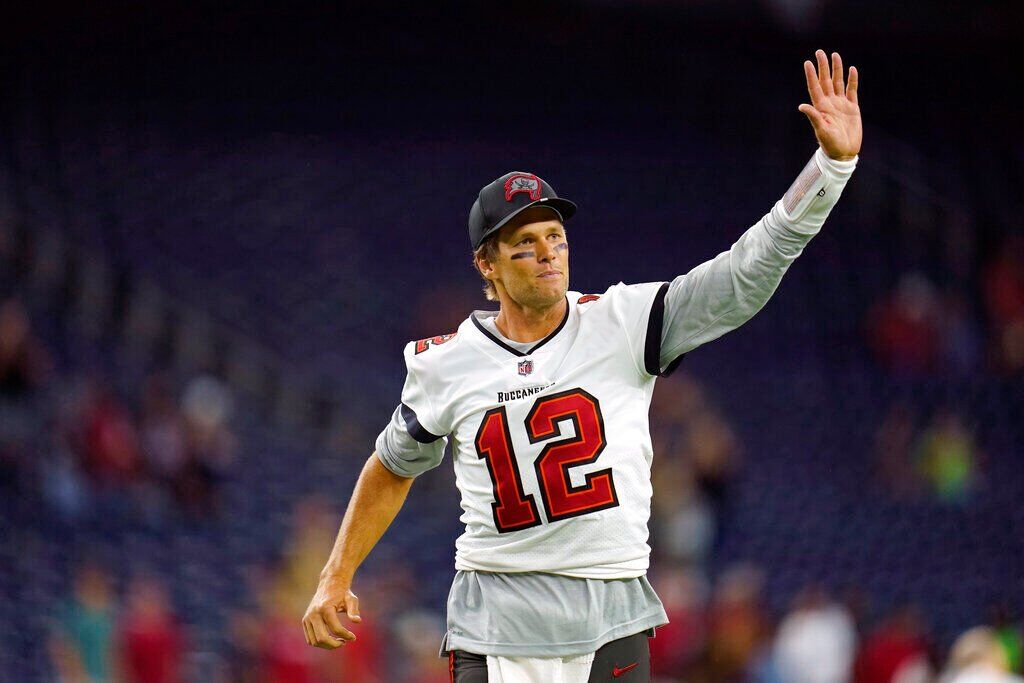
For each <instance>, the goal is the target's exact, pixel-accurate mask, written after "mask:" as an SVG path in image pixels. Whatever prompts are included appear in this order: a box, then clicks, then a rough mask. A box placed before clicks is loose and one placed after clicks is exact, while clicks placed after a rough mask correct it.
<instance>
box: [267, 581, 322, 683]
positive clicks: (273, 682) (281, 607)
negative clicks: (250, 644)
mask: <svg viewBox="0 0 1024 683" xmlns="http://www.w3.org/2000/svg"><path fill="white" fill-rule="evenodd" d="M260 593H261V595H260V599H261V602H262V610H261V614H260V616H259V618H258V620H256V621H254V622H253V629H252V632H251V635H252V636H254V637H255V638H256V639H257V643H258V653H257V657H258V661H259V663H260V667H259V671H260V678H259V679H258V680H261V681H264V682H265V683H315V681H316V680H317V671H316V670H317V666H316V660H317V657H318V656H319V655H322V654H325V652H324V651H322V650H315V649H313V648H311V647H310V646H309V645H307V644H306V640H305V638H303V636H302V629H301V627H298V628H297V625H300V626H301V621H302V614H303V610H304V608H305V605H303V606H301V607H300V606H299V605H298V604H297V603H296V602H295V601H294V600H293V599H291V596H290V595H289V593H288V592H287V590H285V589H284V585H283V583H282V582H281V581H279V580H276V579H275V580H272V581H271V583H270V585H268V586H267V587H266V588H265V589H263V590H262V591H260Z"/></svg>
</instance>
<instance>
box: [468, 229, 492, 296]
mask: <svg viewBox="0 0 1024 683" xmlns="http://www.w3.org/2000/svg"><path fill="white" fill-rule="evenodd" d="M497 236H498V235H497V233H495V234H494V235H491V236H490V237H488V238H487V239H485V240H484V242H483V244H481V245H480V246H479V247H477V250H476V251H474V252H473V268H475V269H476V272H478V273H480V277H481V278H483V281H484V296H485V297H486V298H487V300H488V301H497V300H498V290H497V289H495V287H494V283H493V282H491V281H490V280H488V279H487V278H485V277H484V274H483V273H482V272H481V271H480V266H478V265H477V262H476V261H477V259H479V258H484V259H487V260H488V261H494V259H496V258H497V257H498V240H497Z"/></svg>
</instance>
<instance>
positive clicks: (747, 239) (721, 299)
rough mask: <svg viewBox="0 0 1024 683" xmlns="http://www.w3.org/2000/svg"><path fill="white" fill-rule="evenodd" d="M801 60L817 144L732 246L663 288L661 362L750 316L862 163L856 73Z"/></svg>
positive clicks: (806, 109) (820, 56)
mask: <svg viewBox="0 0 1024 683" xmlns="http://www.w3.org/2000/svg"><path fill="white" fill-rule="evenodd" d="M816 57H817V61H818V68H817V71H816V70H815V68H814V65H813V64H811V62H809V61H808V62H805V63H804V73H805V76H806V78H807V89H808V92H809V94H810V96H811V103H812V104H802V105H800V108H799V109H800V111H801V112H803V113H804V114H805V115H806V116H807V118H808V119H809V120H810V122H811V126H812V127H813V128H814V134H815V137H816V138H817V140H818V144H819V148H818V150H817V151H816V152H815V154H814V156H813V157H812V158H811V160H810V161H809V162H808V163H807V165H806V166H805V167H804V170H803V171H802V172H801V173H800V175H799V176H798V177H797V179H796V180H795V181H794V183H793V184H792V186H791V187H790V188H789V190H788V191H787V192H786V194H785V196H783V197H782V198H781V199H780V200H779V201H778V202H776V203H775V206H773V207H772V210H771V211H770V212H769V213H768V214H766V215H765V216H764V217H763V218H762V219H761V220H760V221H758V222H757V223H756V224H754V226H753V227H751V228H750V229H748V230H747V231H746V232H745V233H743V235H742V236H741V237H740V238H739V239H738V240H737V241H736V243H735V244H733V246H732V248H731V249H729V251H726V252H722V253H721V254H719V255H718V256H716V257H715V258H713V259H711V260H710V261H707V262H705V263H702V264H701V265H699V266H697V267H696V268H694V269H693V270H691V271H690V272H689V273H686V274H685V275H680V276H679V277H677V278H676V279H675V280H673V281H672V283H671V284H670V285H669V288H668V291H667V293H666V294H665V319H664V323H663V325H662V340H661V341H662V343H661V353H660V362H661V367H662V368H667V367H668V366H669V365H670V364H671V363H672V361H673V360H675V359H676V358H678V357H679V356H681V355H682V354H684V353H686V352H688V351H691V350H693V349H695V348H697V347H698V346H700V345H701V344H704V343H707V342H709V341H712V340H713V339H717V338H718V337H720V336H722V335H723V334H725V333H726V332H729V331H730V330H734V329H736V328H737V327H739V326H740V325H742V324H743V323H745V322H746V321H747V320H750V318H752V317H753V316H754V314H755V313H757V312H758V311H759V310H761V308H762V307H763V306H764V304H765V303H766V302H767V301H768V299H769V298H770V297H771V295H772V294H773V293H774V292H775V290H776V288H778V286H779V282H780V281H781V280H782V276H783V275H784V274H785V273H786V270H787V269H788V268H789V266H790V264H791V263H792V262H793V261H794V260H795V259H796V257H797V256H799V255H800V253H801V252H802V251H803V249H804V246H806V244H807V243H808V242H809V241H810V240H811V238H812V237H814V235H816V234H817V233H818V231H819V230H820V229H821V226H822V225H823V224H824V222H825V219H826V218H827V217H828V214H829V212H830V211H831V210H832V207H833V206H835V204H836V202H837V201H838V199H839V195H840V194H841V193H842V191H843V188H844V187H845V186H846V182H847V180H848V179H849V178H850V176H851V175H852V173H853V169H854V167H855V166H856V165H857V154H858V153H859V152H860V146H861V139H862V132H861V121H860V107H859V105H858V103H857V85H858V74H857V70H856V68H855V67H850V77H849V83H848V84H844V82H843V67H842V60H841V59H840V57H839V55H838V54H837V53H833V54H832V68H831V70H830V69H829V63H828V60H827V58H826V56H825V53H824V52H822V51H821V50H819V51H818V52H817V54H816Z"/></svg>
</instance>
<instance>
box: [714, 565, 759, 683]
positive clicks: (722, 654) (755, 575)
mask: <svg viewBox="0 0 1024 683" xmlns="http://www.w3.org/2000/svg"><path fill="white" fill-rule="evenodd" d="M763 582H764V579H763V577H762V574H761V572H760V570H758V569H756V568H754V567H751V566H748V565H738V566H734V567H732V568H730V569H728V570H726V571H725V573H724V574H722V577H721V579H720V580H719V585H718V588H717V590H716V592H715V596H714V602H713V604H712V606H711V612H710V614H709V617H708V648H707V657H708V666H707V674H708V676H709V678H710V679H711V680H713V681H731V680H735V679H736V678H738V677H739V676H740V675H741V674H742V673H743V671H744V670H745V669H746V668H747V665H748V663H749V662H750V661H752V659H753V657H754V654H755V653H756V652H757V651H758V650H760V648H761V646H762V645H763V644H764V642H765V640H766V638H767V637H768V636H769V634H770V631H771V627H770V624H769V620H768V617H767V616H766V614H765V612H764V608H763V606H762V604H761V587H762V585H763Z"/></svg>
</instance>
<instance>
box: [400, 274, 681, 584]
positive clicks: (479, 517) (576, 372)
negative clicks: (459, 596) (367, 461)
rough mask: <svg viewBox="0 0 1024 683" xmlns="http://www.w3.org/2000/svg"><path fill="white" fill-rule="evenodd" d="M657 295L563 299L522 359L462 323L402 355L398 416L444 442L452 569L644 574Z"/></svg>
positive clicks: (660, 288) (615, 293)
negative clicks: (454, 522) (450, 483)
mask: <svg viewBox="0 0 1024 683" xmlns="http://www.w3.org/2000/svg"><path fill="white" fill-rule="evenodd" d="M667 290H668V283H650V284H641V285H632V286H627V285H623V284H618V285H615V286H614V287H611V288H610V289H608V291H607V292H605V293H604V294H602V295H600V296H595V295H583V294H580V293H578V292H569V293H568V294H567V299H568V306H567V309H566V315H565V317H564V319H563V320H562V323H561V324H560V325H559V326H558V327H557V328H556V329H555V330H554V331H553V332H552V333H551V334H550V335H548V336H547V337H546V338H544V339H541V340H539V341H538V342H537V343H536V344H534V345H533V346H532V347H531V349H530V350H529V351H528V352H526V353H524V352H522V351H518V350H516V349H515V348H513V347H511V346H509V345H507V344H506V343H505V342H503V341H502V340H501V339H500V338H498V337H497V336H496V335H495V334H493V333H492V332H491V331H489V330H488V328H487V326H486V325H485V324H484V323H482V322H481V321H480V319H479V318H480V317H482V316H486V315H495V314H494V313H493V312H492V313H485V312H476V313H474V314H473V315H471V316H470V317H469V318H468V319H467V320H466V321H465V322H463V323H462V325H461V326H460V327H459V329H458V332H457V333H455V334H454V335H445V336H442V337H435V338H433V339H426V340H421V341H419V342H413V343H410V344H409V345H408V346H407V347H406V349H405V360H406V364H407V366H408V377H407V381H406V384H405V389H404V390H403V392H402V406H401V409H400V412H401V413H402V415H401V417H402V419H403V420H404V421H405V427H406V429H407V430H408V431H409V433H410V434H412V435H413V436H414V438H417V440H419V441H423V440H425V439H433V438H435V437H437V436H440V435H448V434H450V435H451V441H452V454H453V458H454V466H455V474H456V482H457V484H458V488H459V491H461V492H462V509H463V514H462V518H461V519H462V521H463V522H464V523H465V525H466V531H465V533H464V534H463V535H462V536H461V537H460V538H459V539H458V541H457V543H456V556H455V558H456V559H455V566H456V568H457V569H464V570H480V571H489V572H525V571H534V572H551V573H558V574H563V575H567V576H576V577H581V578H627V577H636V576H641V575H642V574H644V572H645V571H646V570H647V564H648V555H649V554H650V548H649V547H648V545H647V520H648V517H649V515H650V499H651V482H650V467H651V457H652V449H651V437H650V433H649V429H648V420H647V413H648V408H649V406H650V401H651V392H652V391H653V389H654V379H655V377H656V376H657V374H658V373H659V368H658V364H659V360H658V359H659V356H660V351H661V349H660V341H661V328H662V318H663V312H664V302H665V293H666V291H667Z"/></svg>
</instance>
